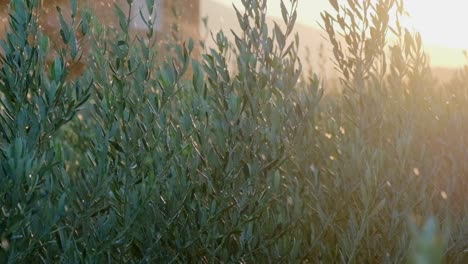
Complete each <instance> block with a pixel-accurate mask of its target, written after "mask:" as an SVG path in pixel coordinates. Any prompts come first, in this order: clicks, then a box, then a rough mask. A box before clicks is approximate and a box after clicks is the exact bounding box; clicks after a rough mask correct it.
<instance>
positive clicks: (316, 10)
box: [214, 0, 468, 66]
mask: <svg viewBox="0 0 468 264" xmlns="http://www.w3.org/2000/svg"><path fill="white" fill-rule="evenodd" d="M214 1H217V2H219V3H222V4H225V5H227V6H230V5H231V4H232V3H234V4H236V5H241V1H240V0H214ZM340 1H344V0H338V2H340ZM285 2H286V3H287V2H289V1H288V0H285ZM268 3H269V10H268V11H269V14H270V15H273V16H278V17H281V10H280V5H279V3H280V0H268ZM405 6H406V9H407V10H408V12H409V13H410V15H411V17H410V18H407V20H406V22H407V23H406V25H407V26H408V27H409V28H410V29H413V30H416V31H418V32H421V35H422V37H423V41H424V42H425V43H426V51H428V52H429V53H430V55H431V57H432V59H433V63H434V64H438V65H441V66H455V65H460V64H464V63H466V60H465V59H464V58H463V55H462V54H461V50H462V49H468V30H467V29H466V26H468V0H406V1H405ZM328 8H330V4H329V2H328V0H299V6H298V22H299V23H303V24H307V25H311V26H317V21H320V12H321V11H323V10H325V9H328ZM446 49H452V50H449V51H447V54H446V53H444V50H446Z"/></svg>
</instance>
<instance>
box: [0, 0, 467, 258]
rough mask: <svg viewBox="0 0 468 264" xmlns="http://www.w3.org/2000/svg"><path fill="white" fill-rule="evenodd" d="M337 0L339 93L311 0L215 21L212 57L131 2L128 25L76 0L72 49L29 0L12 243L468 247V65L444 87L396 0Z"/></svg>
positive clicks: (43, 246)
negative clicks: (307, 16)
mask: <svg viewBox="0 0 468 264" xmlns="http://www.w3.org/2000/svg"><path fill="white" fill-rule="evenodd" d="M128 2H129V3H130V5H129V8H132V5H131V3H132V1H128ZM330 2H331V3H332V4H333V5H334V7H335V12H334V13H324V14H323V18H324V27H325V30H326V31H327V33H328V34H329V36H330V40H331V43H332V44H333V46H334V48H335V60H336V63H337V66H338V72H339V73H341V74H342V82H341V83H342V85H343V87H344V89H343V90H344V91H343V93H342V95H343V96H341V95H328V96H326V97H325V98H323V97H324V95H323V91H324V90H323V87H322V86H323V83H322V81H321V80H320V79H319V77H318V76H311V77H310V78H306V77H304V75H303V74H302V65H301V61H300V59H299V58H298V55H297V52H298V49H299V36H297V35H293V29H294V24H295V20H296V17H297V10H296V8H297V0H293V1H291V2H290V4H288V5H286V4H285V3H283V2H282V3H281V10H282V14H283V22H284V24H282V25H279V24H275V25H274V26H273V27H269V26H268V25H267V23H266V10H267V8H266V3H267V1H266V0H243V1H242V4H243V5H244V6H243V8H242V9H236V10H235V11H236V13H237V17H238V20H239V25H240V27H241V31H240V32H231V33H232V34H233V35H234V39H235V41H234V42H233V43H230V42H229V41H228V38H227V37H226V35H225V34H224V33H223V32H219V33H217V34H214V39H215V44H216V45H215V47H213V48H211V49H209V50H206V51H203V52H202V54H201V56H200V57H199V58H193V56H192V55H191V53H192V51H193V50H194V48H195V43H194V41H192V40H190V41H187V42H186V43H185V44H184V45H174V48H173V49H172V50H170V51H169V52H168V53H167V54H161V53H160V52H161V51H162V50H161V49H158V48H157V47H156V46H157V44H156V39H155V37H154V35H153V31H154V30H153V21H152V20H151V18H150V20H148V19H147V18H143V19H146V20H145V21H146V24H147V34H146V36H134V35H133V34H131V33H130V32H129V26H128V25H129V23H130V22H131V18H130V17H127V16H126V15H125V14H127V13H129V14H131V13H132V12H127V10H121V9H120V8H118V7H116V16H117V19H118V21H119V25H120V28H119V29H117V30H111V29H109V28H106V27H104V26H102V25H99V23H97V21H95V20H94V19H93V18H92V16H91V14H90V13H87V12H86V11H81V10H78V9H77V7H76V6H77V1H76V0H72V1H71V3H72V5H71V6H72V12H71V17H63V16H62V15H61V12H60V10H59V13H58V15H60V17H61V27H62V29H61V36H62V41H63V45H57V46H58V47H61V48H60V50H56V51H57V52H55V53H54V52H52V51H51V50H50V49H49V47H50V46H51V45H50V44H49V40H48V38H47V37H46V35H45V34H44V33H43V32H41V31H40V30H39V29H38V26H37V24H36V22H35V21H36V19H35V16H36V15H37V14H36V12H34V10H36V9H37V8H40V1H38V0H13V1H12V2H11V4H10V20H9V23H10V31H9V32H8V34H7V36H6V38H5V40H2V41H1V42H0V45H1V46H2V48H3V53H2V54H1V55H0V63H1V66H0V101H1V105H0V155H1V159H0V207H1V212H0V215H1V217H0V239H1V241H0V242H1V243H0V246H1V249H0V261H1V262H5V263H16V262H27V261H32V262H44V263H51V262H53V263H55V262H63V263H75V262H76V263H81V262H85V263H88V262H90V263H113V262H130V263H134V262H143V263H153V262H155V263H159V262H162V263H166V262H202V263H211V262H246V263H250V262H253V263H256V262H259V263H263V262H274V263H277V262H306V263H310V262H312V263H315V262H324V263H335V262H353V263H362V262H364V263H366V262H377V263H380V262H382V263H389V262H406V261H410V262H414V263H425V262H426V261H434V262H435V263H437V262H440V261H449V262H463V261H464V260H466V259H467V256H466V249H467V247H468V240H467V239H466V235H467V234H468V230H467V229H466V222H467V221H468V212H467V209H466V206H463V205H464V203H466V198H465V195H464V190H466V187H468V180H467V179H466V172H467V169H468V168H465V165H464V164H463V162H461V161H463V160H464V159H466V158H467V154H466V151H465V150H464V148H463V146H464V142H465V138H464V135H465V134H466V133H464V132H466V131H468V129H467V128H466V127H465V123H464V122H462V121H463V120H466V118H467V114H468V109H466V105H467V104H466V102H467V100H468V98H467V97H466V87H465V86H466V78H467V77H466V71H465V72H460V74H459V75H458V76H457V77H456V78H454V79H453V81H451V83H449V84H447V88H445V89H437V87H436V85H434V82H433V80H432V79H431V76H430V68H429V67H428V64H427V58H426V56H425V55H424V53H423V50H422V44H421V40H420V38H419V37H418V36H417V35H412V34H410V33H409V32H408V31H405V30H404V29H402V28H399V27H395V28H394V27H393V26H392V25H391V23H390V21H391V20H390V19H389V14H390V15H391V14H392V12H391V11H392V10H396V9H395V4H396V2H395V1H384V0H382V1H378V3H376V4H371V3H370V2H369V3H368V2H365V4H362V5H361V4H359V2H360V1H357V0H352V1H348V2H347V4H346V5H342V6H338V4H337V3H336V1H330ZM147 8H148V11H149V13H153V12H152V11H153V8H154V6H153V4H152V1H147ZM402 10H403V8H398V10H396V12H397V13H396V14H395V16H396V17H398V16H399V15H400V14H401V11H402ZM80 12H83V13H82V14H81V15H79V16H78V14H79V13H80ZM78 17H81V18H80V19H78ZM66 21H71V24H67V22H66ZM349 23H351V24H349ZM337 24H338V26H337ZM361 25H363V26H362V27H361ZM75 31H81V32H80V33H81V34H83V35H85V37H86V38H87V39H88V41H89V46H90V48H89V51H86V52H87V54H86V57H87V59H86V63H87V67H86V70H85V72H84V73H83V74H82V75H81V76H79V77H75V76H72V75H70V73H71V69H72V67H73V64H75V63H78V62H79V60H80V57H81V56H82V54H83V51H81V50H80V47H81V46H82V45H80V44H81V43H79V42H80V41H81V40H78V38H77V37H76V33H75ZM388 31H392V32H394V34H396V35H397V39H398V40H399V41H397V42H396V43H391V44H388V43H387V32H388ZM231 33H230V34H231ZM340 33H342V34H343V35H344V36H345V38H344V39H340V38H337V37H336V36H337V35H338V34H340ZM343 41H344V42H343ZM340 43H341V44H340ZM362 50H366V52H361V51H362ZM233 57H234V58H235V61H231V59H230V58H233ZM322 99H326V100H322Z"/></svg>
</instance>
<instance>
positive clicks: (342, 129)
mask: <svg viewBox="0 0 468 264" xmlns="http://www.w3.org/2000/svg"><path fill="white" fill-rule="evenodd" d="M340 132H341V134H342V135H344V134H346V130H345V129H344V127H341V126H340Z"/></svg>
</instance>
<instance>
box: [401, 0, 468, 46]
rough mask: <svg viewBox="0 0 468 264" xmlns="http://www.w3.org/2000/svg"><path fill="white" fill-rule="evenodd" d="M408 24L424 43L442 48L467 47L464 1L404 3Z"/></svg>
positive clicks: (466, 4) (467, 17)
mask: <svg viewBox="0 0 468 264" xmlns="http://www.w3.org/2000/svg"><path fill="white" fill-rule="evenodd" d="M405 5H406V9H407V10H408V12H409V13H410V16H411V17H410V18H408V25H409V26H410V27H413V28H414V29H415V30H417V31H419V32H420V33H421V36H422V38H423V39H424V40H425V42H427V43H428V44H433V45H439V46H443V47H446V48H456V49H467V48H468V30H466V26H468V13H467V10H468V1H464V0H445V1H440V0H406V2H405Z"/></svg>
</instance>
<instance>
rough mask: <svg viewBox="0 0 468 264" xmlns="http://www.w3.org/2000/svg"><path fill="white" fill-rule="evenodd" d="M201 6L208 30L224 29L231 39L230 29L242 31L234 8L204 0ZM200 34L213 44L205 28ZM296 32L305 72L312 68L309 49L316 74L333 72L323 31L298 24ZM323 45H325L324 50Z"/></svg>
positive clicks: (279, 21) (277, 20)
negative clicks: (309, 61)
mask: <svg viewBox="0 0 468 264" xmlns="http://www.w3.org/2000/svg"><path fill="white" fill-rule="evenodd" d="M201 5H202V7H201V16H202V17H208V30H211V31H212V32H217V31H219V30H220V29H223V30H224V31H225V33H226V35H227V36H228V37H231V38H232V34H231V33H230V31H229V29H233V30H234V31H240V27H239V24H238V22H237V16H236V14H235V11H234V8H232V7H227V6H226V5H223V4H219V3H218V2H215V1H212V0H203V1H202V2H201ZM273 22H277V23H278V24H279V25H283V23H284V22H283V21H282V20H281V19H277V18H269V24H271V25H273ZM200 32H201V36H202V38H203V37H205V39H206V40H207V43H212V42H210V41H209V40H210V37H209V35H208V33H207V31H206V29H205V28H203V26H202V28H201V31H200ZM295 32H297V33H298V34H299V36H300V44H301V49H300V51H299V55H300V56H301V58H302V60H303V64H304V70H309V68H310V67H308V65H306V62H305V58H306V57H307V48H309V50H310V59H311V62H312V63H311V64H312V65H311V66H312V69H313V70H314V72H320V71H321V69H322V70H323V71H326V72H331V69H332V63H331V61H330V60H329V57H330V56H331V52H330V49H329V48H328V45H327V41H326V39H324V38H323V36H322V35H323V34H322V31H321V30H320V29H317V28H314V27H310V26H306V25H302V24H299V23H297V24H296V27H295ZM321 45H323V48H322V49H321ZM320 50H322V57H323V58H319V57H320V53H321V52H320Z"/></svg>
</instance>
